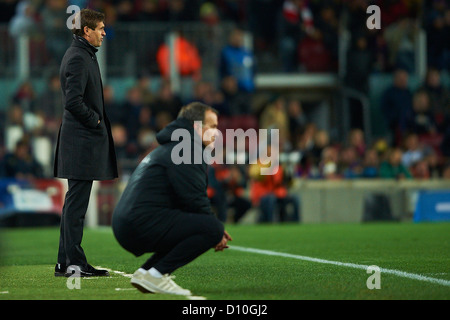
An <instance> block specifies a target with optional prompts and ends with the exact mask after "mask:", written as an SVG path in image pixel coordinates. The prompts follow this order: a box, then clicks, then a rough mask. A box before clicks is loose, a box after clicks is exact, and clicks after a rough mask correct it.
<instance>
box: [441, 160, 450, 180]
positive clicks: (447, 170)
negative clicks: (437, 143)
mask: <svg viewBox="0 0 450 320" xmlns="http://www.w3.org/2000/svg"><path fill="white" fill-rule="evenodd" d="M442 178H443V179H447V180H448V179H450V164H447V165H446V166H445V167H444V170H443V172H442Z"/></svg>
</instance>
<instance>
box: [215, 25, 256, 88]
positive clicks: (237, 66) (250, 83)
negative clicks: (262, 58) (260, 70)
mask: <svg viewBox="0 0 450 320" xmlns="http://www.w3.org/2000/svg"><path fill="white" fill-rule="evenodd" d="M219 72H220V79H221V80H223V79H224V78H225V77H228V76H233V77H234V78H235V79H236V81H237V85H238V89H239V91H243V92H249V93H251V92H253V91H254V90H255V83H254V76H255V59H254V57H253V53H252V52H251V51H249V50H248V49H247V48H245V46H244V32H243V30H241V29H239V28H235V29H233V31H231V34H230V36H229V40H228V45H227V46H225V47H224V48H223V49H222V51H221V54H220V66H219Z"/></svg>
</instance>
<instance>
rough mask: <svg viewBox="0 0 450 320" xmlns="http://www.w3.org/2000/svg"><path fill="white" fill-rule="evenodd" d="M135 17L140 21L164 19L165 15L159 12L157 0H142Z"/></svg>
mask: <svg viewBox="0 0 450 320" xmlns="http://www.w3.org/2000/svg"><path fill="white" fill-rule="evenodd" d="M136 18H137V20H138V21H142V22H144V21H146V22H154V21H162V20H164V18H165V17H164V16H163V15H162V14H161V12H160V7H159V0H142V1H141V5H140V9H139V11H138V13H137V17H136Z"/></svg>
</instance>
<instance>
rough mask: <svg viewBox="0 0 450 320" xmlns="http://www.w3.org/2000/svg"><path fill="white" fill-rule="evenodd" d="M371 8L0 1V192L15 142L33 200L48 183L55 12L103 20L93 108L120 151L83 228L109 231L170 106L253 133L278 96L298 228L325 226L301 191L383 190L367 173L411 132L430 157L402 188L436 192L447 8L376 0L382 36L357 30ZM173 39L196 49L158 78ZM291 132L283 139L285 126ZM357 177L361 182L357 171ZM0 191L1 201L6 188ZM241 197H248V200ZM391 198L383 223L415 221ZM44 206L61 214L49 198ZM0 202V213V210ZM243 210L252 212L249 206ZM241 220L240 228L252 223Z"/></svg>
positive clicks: (305, 3)
mask: <svg viewBox="0 0 450 320" xmlns="http://www.w3.org/2000/svg"><path fill="white" fill-rule="evenodd" d="M371 3H372V1H368V0H362V1H361V0H360V1H356V0H350V1H342V0H335V1H315V0H284V1H276V0H264V1H245V0H238V1H227V0H215V1H213V0H210V1H206V0H194V1H185V0H177V1H167V0H139V1H128V0H100V1H91V0H82V1H66V0H53V1H39V0H38V1H32V0H28V1H14V0H12V1H2V2H1V3H0V95H1V96H2V97H3V99H0V124H1V128H2V129H1V130H0V166H1V168H0V175H1V177H0V178H1V179H0V180H1V181H2V183H3V184H2V185H5V184H7V183H8V181H10V182H11V181H12V180H8V179H20V178H21V177H18V176H16V175H12V176H11V175H9V174H7V173H6V171H5V165H6V162H7V161H6V160H7V159H8V155H9V154H11V153H13V152H14V148H15V145H16V143H17V141H19V140H21V139H25V140H27V141H29V148H30V149H29V151H30V153H31V155H30V157H31V158H33V159H34V160H35V161H37V162H38V163H39V165H40V166H42V173H41V174H40V175H39V177H37V178H40V179H42V178H43V179H45V180H35V181H36V183H38V184H34V187H35V188H36V190H41V188H44V186H43V185H45V184H46V183H47V184H48V183H51V182H50V181H51V178H52V165H53V163H52V162H53V160H52V159H53V149H54V143H55V139H56V134H57V130H58V128H59V122H60V118H61V117H60V112H62V110H61V103H60V102H61V101H60V95H59V94H58V90H59V89H58V83H57V81H56V82H55V81H52V79H53V80H54V79H55V74H57V73H58V68H59V60H60V58H61V53H63V52H64V51H65V48H66V47H67V46H68V45H69V44H70V41H71V35H70V31H69V30H68V29H67V28H66V27H65V26H66V20H67V19H68V17H69V16H70V13H67V12H66V10H67V7H68V6H69V5H70V4H78V5H81V6H85V7H90V8H92V9H97V10H102V11H104V12H105V13H106V17H107V21H106V27H107V28H106V33H107V41H106V42H105V44H104V46H102V48H101V50H100V51H99V52H98V57H99V62H100V65H101V70H102V77H103V80H104V84H105V86H104V88H105V92H104V95H105V98H106V97H107V99H105V101H106V102H107V105H108V112H109V114H111V118H113V119H114V120H113V122H114V125H115V126H116V127H115V128H118V129H117V130H116V131H115V132H116V134H117V135H116V137H115V139H116V138H117V140H118V141H120V145H119V143H117V145H116V148H118V150H119V149H120V152H118V157H119V163H120V164H121V168H120V170H121V175H120V178H119V179H118V180H117V181H114V182H104V183H102V184H101V185H100V187H99V189H98V190H99V191H98V202H97V206H98V207H97V213H98V219H94V221H98V222H99V223H100V224H105V225H108V224H109V223H110V214H111V212H112V210H111V208H112V207H113V206H114V202H115V200H116V197H117V196H118V195H119V194H120V190H121V188H122V187H123V184H125V183H126V181H127V177H128V176H129V174H130V173H131V171H132V170H133V168H135V166H136V165H137V163H138V162H139V161H140V159H142V158H143V157H144V156H145V155H146V154H147V153H148V152H151V150H153V148H154V147H155V146H156V142H155V134H156V133H157V132H158V131H159V130H160V129H161V128H163V127H164V126H165V125H166V124H167V123H168V122H170V121H171V120H172V119H173V118H174V117H175V116H176V111H177V110H178V109H179V108H180V107H181V105H183V104H185V103H188V102H190V101H193V100H200V101H203V102H205V103H207V104H209V105H211V106H213V107H215V108H216V109H218V110H219V111H220V113H221V116H220V129H221V131H222V132H224V130H225V129H237V128H242V129H244V130H246V129H249V128H254V129H258V128H261V125H262V123H261V119H267V116H265V115H266V114H267V113H266V111H267V110H268V109H269V108H271V105H272V104H273V102H274V101H275V100H276V99H278V98H280V97H281V98H282V100H280V101H281V102H280V117H284V118H285V119H287V120H286V121H285V122H284V123H285V125H282V127H279V128H278V129H281V130H285V131H286V132H287V137H286V143H283V144H282V146H283V149H282V150H280V152H281V155H282V156H281V157H280V159H294V160H292V161H291V160H289V161H288V160H286V161H285V160H283V163H282V165H283V166H284V167H285V168H286V170H287V172H288V173H289V176H290V177H292V181H291V182H290V183H291V184H290V187H291V188H292V191H293V192H294V191H295V190H297V192H299V194H300V196H301V197H302V202H301V203H302V210H301V211H302V215H303V216H304V217H305V219H302V221H303V222H308V221H328V220H330V219H331V218H330V219H328V218H327V217H329V215H330V214H331V213H329V211H328V209H324V208H323V207H322V208H321V209H320V210H318V211H320V212H322V215H321V216H320V218H313V217H312V216H311V214H310V213H309V212H310V211H314V209H313V207H314V205H313V204H317V202H316V201H315V200H308V199H303V198H306V196H303V195H308V194H310V192H312V191H307V190H305V189H304V188H302V187H300V186H305V185H309V186H314V183H315V182H318V183H328V182H329V183H331V185H332V184H333V183H335V182H336V183H341V186H344V189H345V190H346V192H348V193H352V192H354V190H353V188H351V187H348V188H347V187H345V185H346V182H349V181H350V180H351V182H352V183H353V182H355V181H356V182H355V183H358V181H365V180H367V179H371V180H372V181H374V183H376V187H375V189H374V190H375V191H377V190H378V185H379V184H380V183H381V181H380V176H379V174H378V173H379V168H380V166H381V165H382V164H383V162H384V161H385V160H386V157H387V154H388V153H389V150H390V149H392V148H400V149H401V151H402V152H406V151H407V150H406V148H405V147H404V146H405V144H404V142H405V141H404V140H405V137H406V136H407V135H408V134H409V133H411V132H413V133H417V134H418V135H419V143H420V145H422V146H428V147H430V148H429V150H430V153H429V154H428V155H427V157H425V158H424V159H422V160H423V161H422V163H421V164H420V165H418V164H417V163H413V164H410V165H408V167H407V170H409V172H410V174H411V176H412V179H413V180H414V181H420V183H425V182H426V183H428V186H430V188H432V187H433V184H434V183H436V188H438V189H439V188H442V187H443V186H445V182H446V181H447V182H448V181H450V180H448V179H449V175H450V173H449V172H450V158H449V155H450V152H449V151H448V135H449V133H448V130H447V128H448V127H450V89H449V87H450V77H449V69H450V59H449V57H450V51H449V50H450V48H449V47H448V44H449V43H450V39H449V35H450V32H449V28H450V21H449V16H450V15H449V12H450V6H449V4H448V1H422V0H416V1H406V0H400V1H387V0H380V1H376V4H377V5H378V6H379V7H380V8H381V12H382V14H381V29H373V30H371V29H368V28H367V26H366V19H367V17H368V14H367V13H366V9H367V6H368V5H369V4H371ZM236 27H238V29H239V30H242V31H243V35H242V39H241V40H242V42H241V44H239V45H237V46H236V45H235V47H233V45H232V43H230V35H231V34H232V33H233V31H234V30H236ZM174 33H176V34H182V35H183V39H186V41H188V42H189V43H190V44H192V46H194V47H195V51H196V52H198V55H199V56H198V57H197V58H196V65H197V69H195V70H189V71H186V73H185V74H184V73H183V72H184V71H183V72H182V74H179V73H177V72H174V73H173V72H172V73H170V72H169V71H168V69H169V68H168V66H167V64H164V66H165V67H164V68H163V72H164V74H161V69H160V66H161V64H158V59H162V55H161V56H159V55H158V50H159V49H160V48H169V50H171V49H173V48H170V47H169V45H170V43H168V42H167V39H168V38H169V37H168V35H171V34H174ZM225 50H226V53H227V55H228V57H231V58H230V59H237V58H238V57H240V56H241V55H242V56H244V57H245V59H244V60H243V63H242V65H240V66H239V65H238V64H235V65H234V69H233V72H228V73H226V74H224V72H223V70H224V66H223V55H224V51H225ZM233 50H236V51H233ZM237 50H239V51H237ZM237 52H239V53H237ZM166 53H167V52H166ZM158 56H159V58H158ZM165 59H167V56H166V58H165ZM221 59H222V60H221ZM159 62H161V61H159ZM166 62H167V61H166ZM235 62H236V61H232V63H235ZM397 70H402V72H403V75H404V79H403V88H402V90H399V89H398V88H397V87H396V78H395V76H394V74H395V73H396V71H397ZM250 71H251V72H254V74H253V75H252V77H253V83H248V82H247V85H248V86H246V88H254V89H251V90H247V89H245V90H244V89H243V88H242V87H241V86H239V79H240V78H239V77H240V76H242V75H243V73H244V72H245V76H246V78H245V79H246V81H249V78H248V75H249V72H250ZM404 96H407V97H410V99H411V103H410V105H402V106H401V108H404V109H402V110H404V111H402V112H401V113H400V114H401V115H402V116H408V117H406V118H405V117H402V118H398V117H397V118H396V117H392V118H390V119H391V120H392V121H393V122H389V121H388V120H389V119H388V118H387V116H388V115H389V114H388V113H387V112H384V111H394V108H395V107H396V106H397V104H396V103H397V102H398V101H403V98H402V97H404ZM417 96H423V98H422V97H417ZM416 97H417V98H416ZM292 101H294V102H296V103H297V104H299V105H300V106H301V112H302V119H303V120H301V121H300V120H299V118H297V113H293V112H291V111H289V110H290V109H289V104H290V103H291V102H292ZM388 103H389V104H388ZM417 108H419V109H420V108H422V109H421V110H423V109H426V110H427V111H426V112H425V111H417V110H416V109H417ZM56 112H58V113H56ZM425 113H426V114H425ZM425 116H426V117H425ZM427 119H428V120H427ZM271 120H276V119H271ZM264 121H265V123H267V120H264ZM425 121H432V122H433V123H435V125H434V126H433V127H432V128H431V129H430V130H429V131H426V132H424V131H423V130H422V129H423V127H424V125H425V124H424V122H425ZM269 122H270V121H269ZM274 123H275V122H274ZM274 123H272V124H269V128H272V129H273V128H275V127H270V125H274ZM264 125H265V124H264ZM293 125H295V126H296V129H295V130H291V129H292V128H290V126H293ZM119 128H124V129H125V131H121V129H119ZM352 129H360V130H361V132H362V138H363V142H364V144H365V151H364V152H362V153H358V152H357V153H356V154H355V157H354V158H352V159H351V163H349V160H348V154H351V153H352V152H351V151H350V152H348V150H349V149H352V148H354V147H353V146H351V145H350V144H349V135H350V132H351V131H352ZM419 129H420V130H422V131H420V132H419ZM318 132H325V133H326V135H327V139H326V142H325V145H317V144H316V140H315V139H314V137H315V136H316V135H319V134H318ZM224 137H225V135H224ZM369 150H370V151H371V154H372V155H371V156H373V155H374V156H375V157H376V161H375V162H370V164H368V163H366V162H365V157H366V154H365V153H366V152H368V151H369ZM29 161H30V160H26V161H25V163H29ZM242 166H243V169H244V171H246V170H248V164H244V165H242ZM350 166H351V167H352V171H351V174H349V172H350V171H349V167H350ZM365 169H367V170H365ZM369 170H370V172H371V174H370V178H368V177H369V175H365V174H364V172H368V171H369ZM424 171H425V172H426V173H424ZM330 173H333V174H330ZM33 178H36V177H33ZM49 179H50V180H49ZM332 180H333V181H332ZM375 180H376V182H375ZM39 181H42V184H41V183H39ZM361 183H364V182H361ZM386 183H388V184H389V183H391V181H387V182H386ZM399 183H400V182H399ZM401 183H404V182H401ZM317 186H319V185H317ZM347 186H348V185H347ZM28 187H30V185H28ZM53 187H56V186H53ZM53 187H51V188H53ZM296 187H297V189H295V188H296ZM322 187H323V188H328V187H326V186H324V185H320V188H319V187H317V189H315V190H319V189H321V188H322ZM346 188H347V189H346ZM313 189H314V187H313ZM369 189H370V190H372V189H371V188H369ZM2 190H3V192H4V193H5V192H6V193H7V190H8V188H7V186H5V187H4V188H3V189H2ZM58 190H60V189H58ZM321 190H322V189H321ZM327 190H328V189H327ZM398 190H401V191H398V192H403V194H404V196H405V197H406V198H408V199H409V198H411V197H412V198H413V197H414V194H413V193H412V192H410V191H408V190H410V189H408V188H405V187H398ZM248 192H249V190H248V189H247V190H246V193H245V194H246V195H247V196H248ZM58 197H59V193H58ZM393 197H394V198H392V199H391V202H392V201H394V202H396V203H397V204H393V205H392V206H391V207H392V211H393V214H394V215H395V212H394V211H396V210H397V211H398V210H401V211H405V210H406V211H408V212H410V213H411V214H412V213H413V212H414V210H413V209H411V208H409V205H407V204H405V203H402V204H398V202H399V201H403V200H399V199H400V198H401V197H397V195H394V196H393ZM50 198H51V200H52V201H53V203H55V205H58V206H59V205H60V202H59V200H58V199H57V198H55V196H52V197H50ZM360 198H361V199H360V200H358V203H359V207H355V208H354V209H349V210H351V211H352V212H353V211H355V212H356V213H352V214H351V215H349V216H347V218H348V219H350V220H352V221H353V220H358V221H359V220H361V219H360V218H355V217H357V216H358V215H359V216H360V215H362V212H363V210H362V203H363V202H362V201H363V200H362V199H364V195H361V197H360ZM3 199H4V198H3ZM358 199H359V198H358ZM303 200H304V201H303ZM4 201H6V200H2V202H1V204H0V208H5V207H6V205H5V203H6V202H4ZM330 207H333V206H330ZM55 208H56V207H55ZM399 208H402V209H399ZM407 208H409V209H407ZM8 210H9V209H8ZM308 210H309V211H308ZM249 212H250V214H256V215H257V214H258V213H257V210H256V208H251V209H250V210H249ZM336 214H338V213H336ZM350 216H351V218H350ZM402 217H403V218H405V216H403V215H402ZM230 219H231V218H230ZM252 219H253V218H249V219H247V220H248V221H257V219H253V220H252ZM327 219H328V220H327ZM343 219H345V216H344V217H343ZM242 220H244V221H245V219H242ZM330 221H334V220H333V219H331V220H330Z"/></svg>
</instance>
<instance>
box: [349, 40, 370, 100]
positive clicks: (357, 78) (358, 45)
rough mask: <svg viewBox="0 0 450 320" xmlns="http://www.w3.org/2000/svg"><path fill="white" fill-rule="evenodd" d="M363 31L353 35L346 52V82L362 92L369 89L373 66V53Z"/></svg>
mask: <svg viewBox="0 0 450 320" xmlns="http://www.w3.org/2000/svg"><path fill="white" fill-rule="evenodd" d="M367 42H368V39H367V35H366V34H365V33H357V34H354V35H353V39H352V42H351V44H350V47H349V50H348V52H347V68H346V75H345V80H346V84H347V85H348V86H349V87H351V88H353V89H355V90H358V91H359V92H362V93H366V94H367V93H368V91H369V76H370V74H371V72H372V71H373V67H374V58H375V57H374V54H373V52H372V50H371V49H370V48H369V44H368V43H367Z"/></svg>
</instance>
